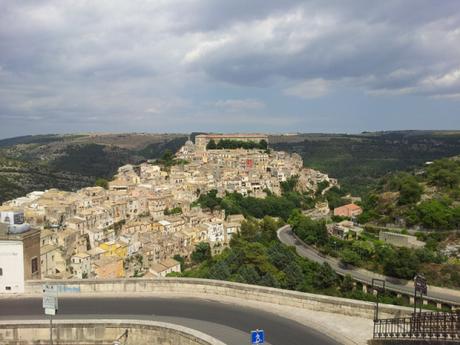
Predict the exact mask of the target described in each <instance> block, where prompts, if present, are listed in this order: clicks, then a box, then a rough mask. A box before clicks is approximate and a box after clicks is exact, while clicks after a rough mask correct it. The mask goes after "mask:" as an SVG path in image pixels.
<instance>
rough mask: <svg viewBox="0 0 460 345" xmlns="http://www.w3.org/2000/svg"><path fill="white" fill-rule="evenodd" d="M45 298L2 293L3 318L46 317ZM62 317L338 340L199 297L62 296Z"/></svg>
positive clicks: (240, 337)
mask: <svg viewBox="0 0 460 345" xmlns="http://www.w3.org/2000/svg"><path fill="white" fill-rule="evenodd" d="M42 318H44V316H43V309H42V299H41V298H37V297H24V298H22V297H13V298H3V299H1V298H0V320H2V319H3V320H5V319H6V320H16V319H26V320H32V319H42ZM56 318H60V319H75V318H76V319H95V318H101V319H110V318H113V319H143V320H155V321H163V322H170V323H175V324H179V325H182V326H185V327H189V328H193V329H196V330H198V331H201V332H203V333H207V334H209V335H211V336H213V337H215V338H217V339H219V340H221V341H223V342H224V343H226V344H228V345H242V344H250V338H249V333H250V331H251V330H252V329H256V328H259V329H264V330H265V337H266V343H265V344H267V345H270V344H271V345H304V344H306V343H308V344H309V345H338V343H337V342H336V341H334V340H332V339H331V338H329V337H327V336H326V335H323V334H321V333H319V332H318V331H316V330H314V329H312V328H309V327H307V326H304V325H302V324H300V323H297V322H295V321H293V320H290V319H286V318H283V317H280V316H278V315H276V314H274V313H271V312H270V311H264V310H259V309H254V308H249V307H242V306H239V305H235V304H230V303H220V302H216V301H211V300H204V299H198V298H179V297H178V298H173V297H164V298H163V297H129V298H125V297H119V298H116V297H98V296H94V297H62V298H59V314H58V315H57V316H56Z"/></svg>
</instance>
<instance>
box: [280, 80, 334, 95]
mask: <svg viewBox="0 0 460 345" xmlns="http://www.w3.org/2000/svg"><path fill="white" fill-rule="evenodd" d="M330 88H331V83H330V82H329V81H327V80H324V79H312V80H306V81H304V82H301V83H299V84H296V85H294V86H291V87H289V88H287V89H285V90H284V93H285V94H286V95H290V96H297V97H300V98H305V99H313V98H319V97H323V96H325V95H327V94H328V93H329V91H330Z"/></svg>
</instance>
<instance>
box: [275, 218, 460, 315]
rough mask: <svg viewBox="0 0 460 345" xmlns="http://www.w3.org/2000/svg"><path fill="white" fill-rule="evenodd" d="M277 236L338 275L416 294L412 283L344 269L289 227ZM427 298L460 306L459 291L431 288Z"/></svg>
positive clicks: (363, 271)
mask: <svg viewBox="0 0 460 345" xmlns="http://www.w3.org/2000/svg"><path fill="white" fill-rule="evenodd" d="M277 234H278V239H279V240H280V241H281V242H283V243H284V244H286V245H289V246H294V247H295V248H296V251H297V253H298V254H299V255H300V256H302V257H304V258H307V259H309V260H312V261H315V262H318V263H320V264H322V263H324V262H327V263H328V264H329V265H331V267H332V269H333V270H334V271H335V272H336V273H338V274H340V275H342V276H343V275H346V274H349V275H351V276H352V277H353V279H354V280H356V281H358V282H361V283H365V284H367V285H372V278H377V279H383V280H385V287H386V289H387V290H390V291H393V292H396V293H401V294H406V295H410V296H412V295H413V294H414V287H413V283H412V282H407V281H405V280H401V279H397V278H393V277H387V276H383V275H380V274H377V273H374V272H371V271H367V270H365V269H362V268H356V267H344V266H343V265H341V264H340V262H339V260H338V259H336V258H333V257H330V256H325V255H322V254H320V253H319V252H318V251H317V250H316V249H315V248H313V247H311V246H309V245H307V244H306V243H304V242H302V241H301V240H300V239H298V238H297V236H295V234H294V232H293V231H292V229H291V227H290V226H289V225H285V226H283V227H281V228H279V229H278V232H277ZM427 297H428V299H430V300H433V301H437V302H441V303H446V304H449V305H451V304H454V305H459V306H460V291H459V290H451V289H443V288H438V287H433V286H429V287H428V294H427Z"/></svg>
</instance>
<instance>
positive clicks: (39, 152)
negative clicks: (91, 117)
mask: <svg viewBox="0 0 460 345" xmlns="http://www.w3.org/2000/svg"><path fill="white" fill-rule="evenodd" d="M185 140H187V136H186V135H184V134H137V133H132V134H79V135H55V134H49V135H37V136H23V137H17V138H10V139H4V140H0V202H3V201H5V200H9V199H11V198H15V197H19V196H22V195H24V194H26V193H29V192H31V191H33V190H43V189H48V188H59V189H64V190H75V189H79V188H82V187H85V186H88V185H93V184H94V182H95V180H96V178H100V177H103V178H111V177H112V176H113V174H114V173H115V171H116V169H117V168H118V167H119V166H121V165H123V164H127V163H139V162H141V161H145V160H147V159H153V158H158V157H160V156H161V155H162V154H163V153H164V152H165V151H166V150H171V151H173V152H175V151H176V150H177V149H178V148H179V147H181V146H182V145H183V143H184V142H185Z"/></svg>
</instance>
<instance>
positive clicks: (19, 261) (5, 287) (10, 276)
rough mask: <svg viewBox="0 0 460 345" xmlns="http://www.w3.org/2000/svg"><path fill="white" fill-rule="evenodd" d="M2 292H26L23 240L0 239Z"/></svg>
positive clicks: (0, 282)
mask: <svg viewBox="0 0 460 345" xmlns="http://www.w3.org/2000/svg"><path fill="white" fill-rule="evenodd" d="M0 268H1V271H2V272H1V274H0V294H4V293H21V292H24V256H23V247H22V242H21V241H0Z"/></svg>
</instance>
